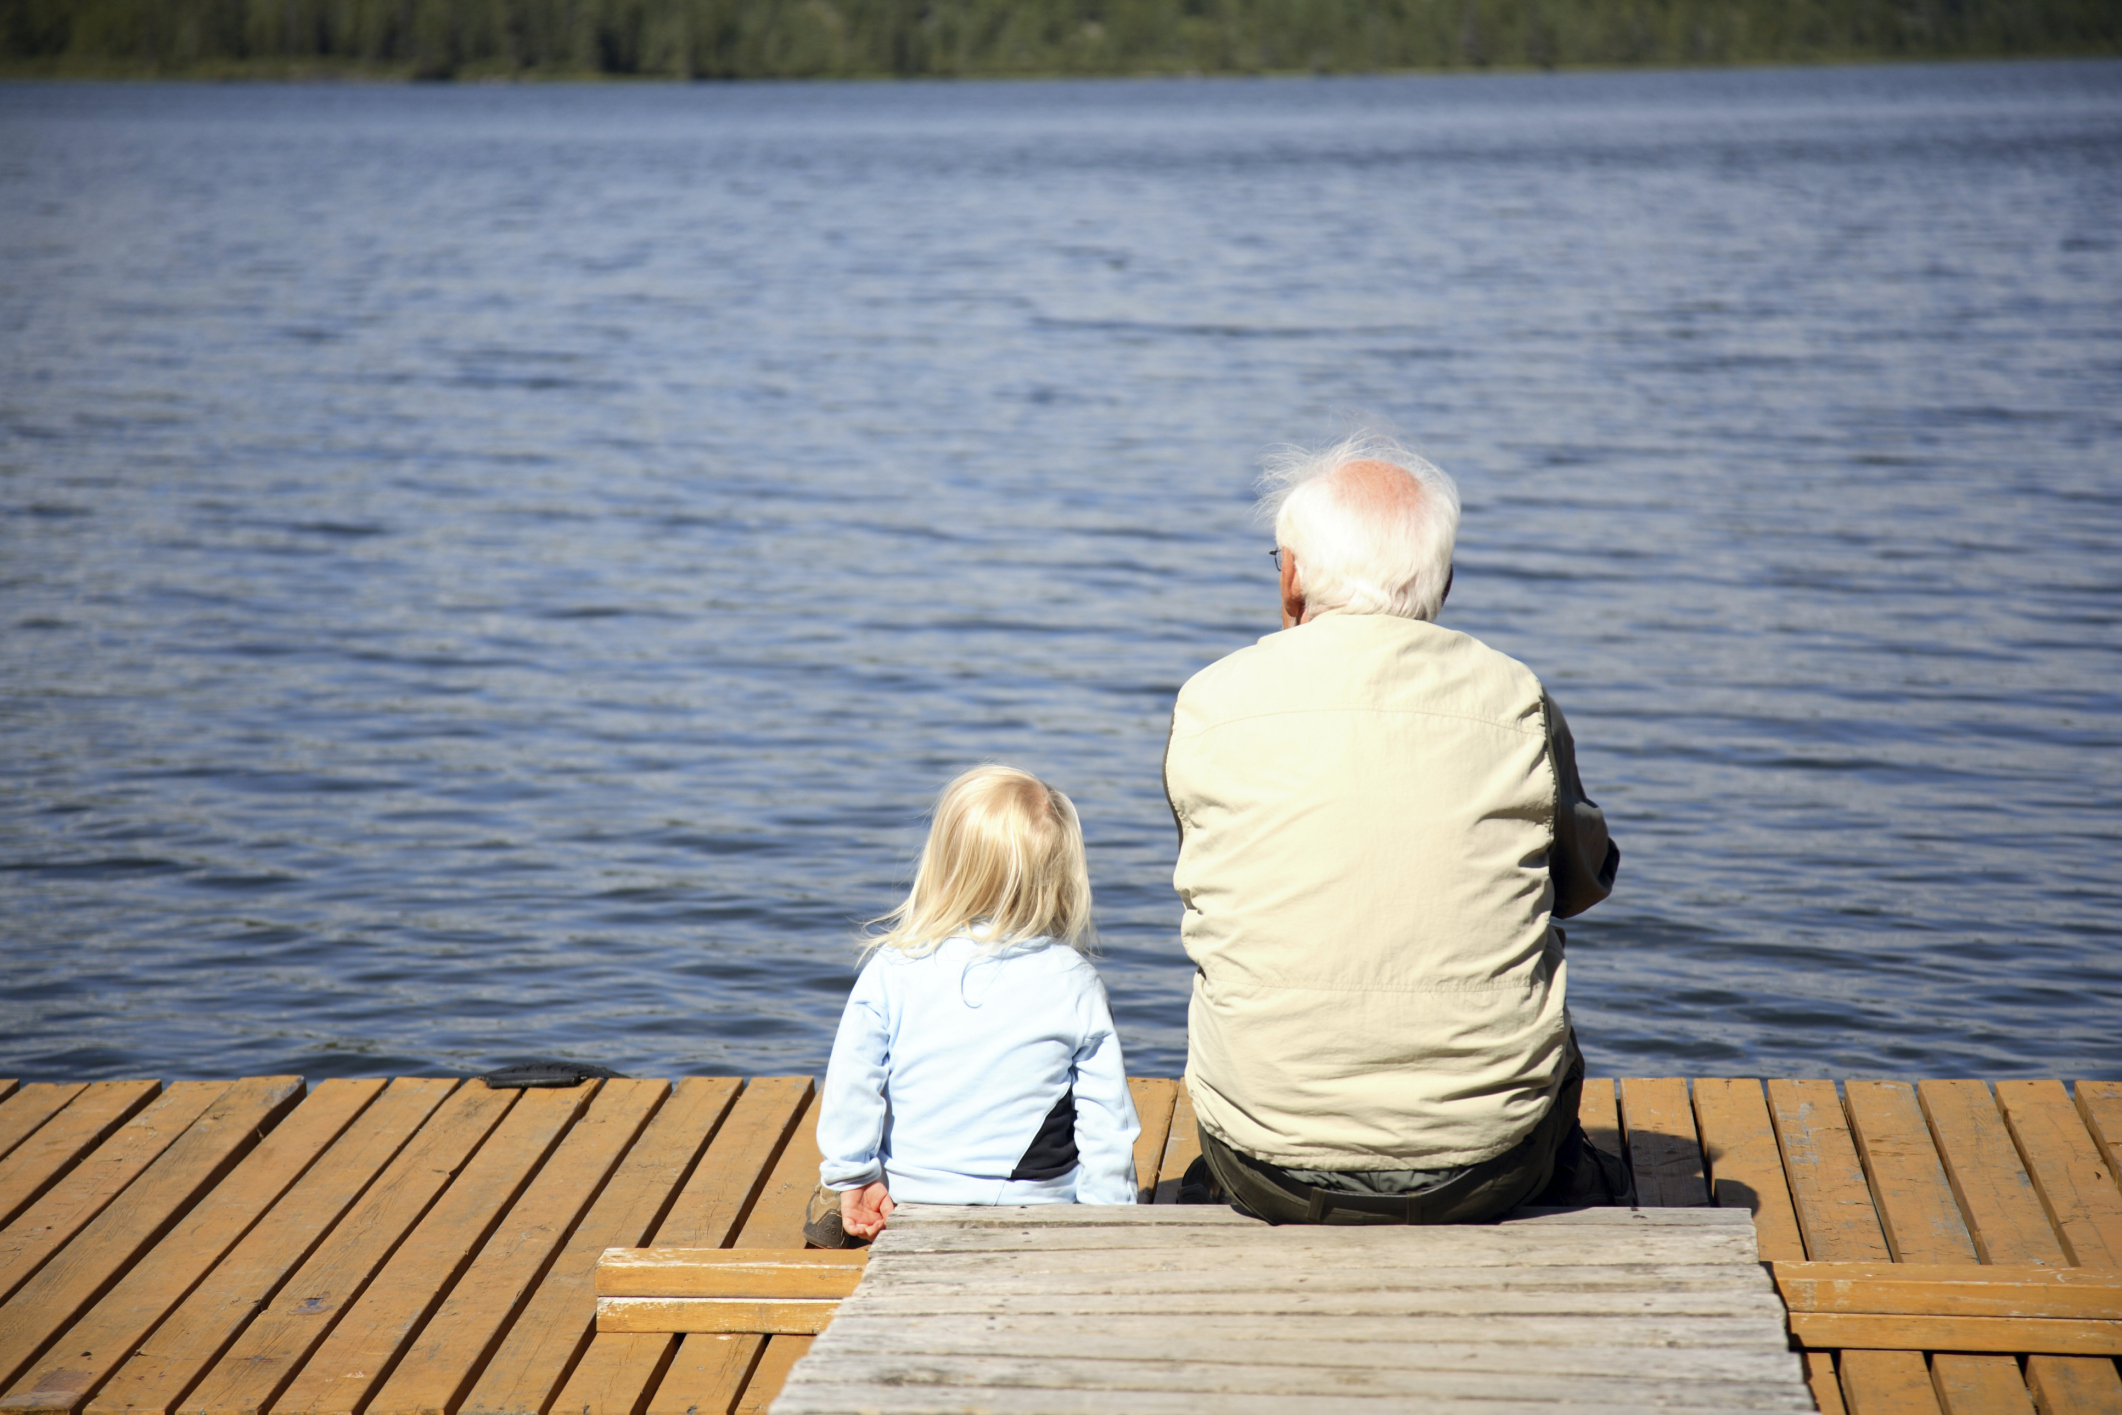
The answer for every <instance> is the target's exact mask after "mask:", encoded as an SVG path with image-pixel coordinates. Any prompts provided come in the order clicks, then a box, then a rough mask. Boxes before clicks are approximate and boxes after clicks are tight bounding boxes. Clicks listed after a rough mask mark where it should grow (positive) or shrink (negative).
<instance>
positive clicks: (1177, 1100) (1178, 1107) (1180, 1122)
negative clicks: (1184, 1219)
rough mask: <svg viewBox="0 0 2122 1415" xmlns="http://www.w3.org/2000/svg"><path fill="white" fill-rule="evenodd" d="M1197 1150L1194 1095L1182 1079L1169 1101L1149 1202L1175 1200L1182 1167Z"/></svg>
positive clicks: (1170, 1202) (1198, 1125)
mask: <svg viewBox="0 0 2122 1415" xmlns="http://www.w3.org/2000/svg"><path fill="white" fill-rule="evenodd" d="M1200 1153H1201V1127H1200V1123H1199V1122H1198V1121H1196V1120H1195V1119H1194V1098H1193V1097H1192V1096H1191V1095H1189V1094H1188V1093H1187V1090H1186V1086H1185V1085H1184V1084H1183V1083H1182V1084H1181V1085H1180V1087H1179V1093H1178V1095H1177V1096H1176V1097H1174V1098H1173V1101H1172V1128H1171V1133H1170V1135H1168V1136H1166V1137H1165V1141H1164V1157H1163V1158H1162V1159H1160V1160H1159V1161H1158V1162H1157V1192H1156V1196H1155V1198H1154V1199H1152V1201H1151V1202H1153V1203H1158V1204H1176V1203H1178V1202H1179V1181H1180V1180H1181V1179H1182V1178H1184V1177H1185V1175H1186V1167H1187V1166H1188V1165H1190V1164H1192V1163H1193V1162H1194V1160H1195V1159H1196V1157H1198V1156H1199V1155H1200Z"/></svg>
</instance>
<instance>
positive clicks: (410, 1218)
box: [181, 1081, 523, 1415]
mask: <svg viewBox="0 0 2122 1415" xmlns="http://www.w3.org/2000/svg"><path fill="white" fill-rule="evenodd" d="M522 1094H523V1093H522V1092H521V1091H496V1090H492V1089H490V1088H488V1087H487V1086H485V1085H483V1084H481V1083H479V1082H477V1081H474V1082H471V1083H470V1084H468V1085H465V1086H462V1087H460V1088H459V1089H458V1090H457V1091H456V1093H455V1094H454V1095H452V1096H451V1097H450V1098H449V1099H448V1100H446V1101H444V1102H443V1103H442V1104H441V1106H439V1107H438V1108H437V1109H436V1111H435V1113H434V1114H433V1115H432V1116H431V1117H429V1119H428V1122H427V1124H425V1125H423V1126H421V1127H420V1133H419V1134H417V1135H415V1136H414V1137H413V1138H412V1141H411V1142H410V1143H409V1144H407V1145H406V1147H405V1148H404V1149H403V1150H400V1151H399V1152H398V1157H397V1158H396V1159H394V1160H392V1161H391V1164H390V1167H389V1168H388V1169H386V1170H384V1172H383V1174H382V1175H381V1176H380V1177H379V1178H378V1179H377V1180H376V1182H375V1183H374V1184H372V1185H370V1186H369V1189H368V1192H367V1193H365V1194H363V1195H362V1196H361V1200H360V1202H359V1203H357V1204H355V1206H354V1207H353V1209H352V1210H351V1211H350V1212H349V1213H348V1214H347V1216H346V1217H345V1218H344V1219H341V1220H340V1222H339V1224H338V1226H337V1227H336V1228H334V1229H333V1230H332V1233H331V1236H330V1237H328V1238H326V1239H325V1240H324V1242H323V1243H321V1244H319V1245H318V1247H317V1250H316V1252H314V1253H312V1254H310V1257H309V1261H307V1262H305V1263H304V1264H303V1265H302V1266H301V1268H300V1269H299V1270H297V1271H296V1273H295V1275H294V1276H293V1277H291V1278H289V1279H288V1280H287V1282H286V1284H285V1285H284V1286H282V1287H281V1289H280V1292H279V1294H278V1295H277V1296H275V1297H274V1298H273V1300H272V1301H271V1302H270V1303H268V1304H266V1307H265V1309H264V1310H263V1311H261V1312H260V1313H259V1314H258V1315H257V1316H256V1317H255V1318H253V1319H252V1321H251V1324H250V1325H249V1326H247V1327H245V1328H244V1329H243V1334H242V1335H241V1336H238V1337H237V1338H236V1340H235V1342H234V1343H233V1344H232V1345H231V1346H230V1347H229V1349H228V1350H227V1352H225V1353H224V1354H223V1355H222V1357H221V1359H220V1360H219V1361H217V1362H215V1363H214V1367H213V1369H212V1370H210V1371H208V1372H207V1373H206V1375H205V1377H204V1378H203V1379H201V1381H200V1382H199V1384H198V1385H197V1386H196V1387H194V1388H193V1390H192V1392H191V1394H189V1395H187V1396H186V1397H184V1401H183V1404H182V1406H181V1408H182V1409H183V1410H185V1411H187V1412H191V1415H252V1412H255V1411H261V1410H264V1409H265V1408H266V1407H267V1406H269V1405H271V1404H272V1403H273V1401H274V1399H275V1398H276V1397H277V1396H278V1395H279V1394H280V1392H281V1390H282V1389H284V1388H285V1387H286V1385H287V1383H288V1382H289V1381H290V1380H292V1379H294V1377H295V1375H296V1373H297V1372H299V1371H300V1370H301V1369H302V1365H303V1363H304V1362H305V1361H307V1360H308V1359H309V1356H310V1353H311V1352H313V1351H315V1350H316V1349H317V1347H318V1345H319V1344H320V1343H321V1342H323V1340H324V1339H325V1338H326V1337H328V1336H330V1335H331V1332H332V1328H333V1327H334V1326H336V1325H337V1324H338V1320H339V1318H340V1317H342V1316H344V1315H345V1314H346V1313H347V1311H349V1310H350V1309H351V1308H352V1307H353V1306H354V1304H355V1303H357V1302H359V1301H360V1300H361V1293H362V1291H363V1289H364V1288H365V1287H366V1286H367V1285H368V1281H369V1279H370V1278H371V1277H372V1276H374V1274H375V1272H376V1270H377V1269H378V1268H379V1267H380V1266H382V1264H383V1263H384V1262H385V1261H386V1260H387V1259H388V1258H389V1257H390V1255H391V1252H392V1250H393V1249H395V1248H396V1247H397V1246H398V1243H399V1241H400V1240H401V1239H403V1238H404V1237H405V1235H406V1234H407V1233H408V1232H409V1231H410V1230H411V1229H412V1227H413V1226H414V1225H415V1224H416V1223H418V1222H419V1221H420V1216H421V1215H422V1214H424V1213H426V1212H427V1209H428V1206H429V1205H430V1204H432V1203H433V1202H434V1201H435V1199H436V1197H437V1196H438V1195H439V1194H441V1193H442V1191H443V1189H444V1188H445V1187H446V1186H447V1185H448V1184H449V1182H450V1179H451V1177H452V1176H454V1175H455V1174H456V1173H457V1172H458V1171H459V1170H460V1169H462V1168H463V1167H464V1165H465V1163H466V1162H467V1161H468V1160H470V1158H471V1156H472V1154H473V1152H474V1151H476V1150H477V1149H478V1148H479V1145H480V1142H482V1141H483V1140H485V1139H486V1137H487V1135H488V1134H490V1133H491V1132H492V1131H493V1128H494V1127H495V1126H496V1125H497V1124H499V1123H500V1121H501V1118H502V1117H503V1116H504V1115H506V1114H507V1113H508V1109H509V1107H510V1106H511V1105H513V1104H514V1103H515V1101H516V1100H517V1098H518V1097H520V1096H521V1095H522Z"/></svg>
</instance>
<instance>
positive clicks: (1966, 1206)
mask: <svg viewBox="0 0 2122 1415" xmlns="http://www.w3.org/2000/svg"><path fill="white" fill-rule="evenodd" d="M1916 1098H1917V1101H1918V1102H1919V1103H1920V1104H1921V1106H1922V1109H1923V1115H1924V1118H1925V1119H1926V1120H1928V1121H1929V1122H1930V1131H1931V1138H1932V1139H1933V1140H1934V1141H1935V1142H1936V1144H1937V1147H1938V1155H1939V1158H1941V1159H1942V1160H1943V1161H1944V1162H1945V1176H1946V1179H1947V1180H1948V1182H1950V1184H1951V1185H1952V1192H1953V1198H1954V1199H1955V1200H1957V1201H1958V1202H1959V1205H1960V1213H1961V1216H1962V1218H1963V1219H1964V1220H1965V1221H1966V1223H1967V1229H1968V1237H1969V1238H1970V1239H1972V1240H1973V1242H1974V1245H1975V1254H1976V1256H1978V1257H1979V1258H1981V1260H1982V1261H1983V1262H1985V1263H2015V1264H2033V1265H2035V1266H2043V1267H2063V1266H2065V1265H2066V1264H2067V1263H2068V1262H2069V1259H2068V1258H2066V1257H2065V1256H2064V1255H2063V1245H2062V1244H2061V1243H2060V1242H2058V1241H2057V1239H2056V1233H2055V1230H2054V1229H2053V1228H2051V1227H2049V1223H2048V1215H2047V1213H2046V1212H2045V1211H2044V1210H2043V1209H2042V1207H2041V1196H2040V1195H2039V1194H2037V1193H2035V1192H2034V1185H2033V1181H2032V1180H2031V1179H2029V1178H2027V1175H2026V1169H2025V1166H2023V1165H2022V1164H2020V1163H2019V1149H2018V1146H2017V1145H2015V1144H2013V1143H2012V1138H2011V1131H2010V1130H2009V1129H2007V1128H2006V1127H2005V1124H2004V1116H2003V1114H2002V1113H2001V1112H2000V1111H1999V1110H1998V1109H1997V1103H1996V1101H1995V1100H1994V1099H1992V1098H1991V1096H1990V1093H1989V1087H1988V1086H1987V1085H1986V1084H1984V1083H1983V1082H1981V1081H1924V1082H1922V1083H1921V1084H1919V1085H1918V1086H1917V1087H1916Z"/></svg>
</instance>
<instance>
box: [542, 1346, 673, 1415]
mask: <svg viewBox="0 0 2122 1415" xmlns="http://www.w3.org/2000/svg"><path fill="white" fill-rule="evenodd" d="M677 1350H678V1338H676V1337H675V1336H667V1335H660V1334H658V1335H649V1336H631V1335H628V1334H626V1333H623V1332H612V1333H610V1334H608V1335H604V1336H600V1337H598V1338H597V1339H596V1340H595V1341H593V1342H591V1343H590V1345H589V1349H588V1350H587V1351H585V1352H583V1353H582V1359H581V1360H580V1361H578V1362H577V1363H576V1364H575V1369H574V1370H573V1371H571V1372H570V1373H569V1374H568V1377H567V1384H566V1385H564V1386H562V1387H561V1388H560V1393H559V1395H557V1396H555V1397H554V1398H553V1404H552V1411H551V1415H641V1412H643V1411H644V1410H646V1409H647V1408H648V1393H649V1392H650V1391H651V1390H654V1389H655V1388H656V1385H657V1383H658V1382H659V1381H660V1380H661V1379H662V1378H663V1373H664V1370H665V1369H666V1368H667V1367H668V1366H669V1365H670V1363H671V1357H672V1356H673V1355H674V1354H675V1353H676V1352H677ZM702 1415H705V1412H704V1411H703V1412H702Z"/></svg>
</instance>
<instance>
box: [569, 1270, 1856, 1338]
mask: <svg viewBox="0 0 2122 1415" xmlns="http://www.w3.org/2000/svg"><path fill="white" fill-rule="evenodd" d="M1543 1271H1547V1270H1543ZM1389 1272H1390V1270H1389V1269H1384V1268H1366V1269H1362V1270H1361V1274H1362V1275H1361V1276H1360V1277H1354V1276H1352V1277H1350V1278H1348V1279H1346V1280H1337V1279H1336V1278H1335V1277H1334V1276H1332V1275H1328V1274H1324V1273H1318V1272H1311V1273H1302V1274H1299V1275H1297V1276H1295V1277H1294V1278H1292V1276H1291V1275H1290V1274H1288V1273H1286V1272H1274V1271H1261V1270H1257V1269H1251V1268H1239V1269H1236V1270H1234V1271H1233V1272H1232V1273H1231V1274H1230V1275H1229V1278H1228V1280H1227V1281H1225V1282H1224V1283H1223V1284H1222V1285H1221V1286H1218V1285H1217V1284H1216V1282H1215V1280H1214V1275H1213V1274H1209V1273H1193V1274H1186V1275H1175V1274H1170V1273H1164V1274H1158V1273H1145V1272H1110V1273H1102V1274H1093V1275H1090V1276H1088V1277H1083V1276H1077V1277H1075V1278H1073V1279H1061V1280H1053V1281H1042V1280H1040V1279H1038V1278H1036V1277H1029V1278H1019V1279H1016V1280H1013V1281H1010V1282H1004V1283H999V1284H997V1285H996V1286H994V1287H992V1288H987V1287H982V1286H981V1285H979V1284H978V1283H974V1282H968V1283H962V1284H944V1283H932V1282H912V1283H891V1284H884V1283H874V1279H873V1280H872V1281H873V1283H874V1286H873V1288H872V1289H869V1290H866V1291H865V1297H873V1298H875V1299H876V1302H877V1303H878V1304H879V1305H880V1306H888V1307H889V1309H890V1310H893V1311H897V1312H902V1313H911V1312H917V1311H919V1312H950V1311H961V1312H962V1311H980V1310H982V1308H981V1303H982V1301H983V1300H986V1301H988V1302H990V1303H991V1304H992V1305H993V1306H994V1307H995V1309H996V1310H1000V1308H1001V1306H1002V1305H1004V1304H1010V1305H1011V1306H1012V1307H1013V1308H1014V1310H1018V1311H1034V1310H1037V1309H1038V1308H1040V1307H1041V1306H1042V1305H1043V1306H1050V1307H1053V1308H1055V1309H1057V1310H1060V1309H1065V1310H1068V1311H1077V1310H1081V1309H1083V1308H1085V1307H1087V1306H1088V1307H1095V1305H1096V1302H1097V1299H1098V1298H1100V1297H1105V1298H1108V1299H1110V1300H1112V1301H1113V1302H1115V1303H1120V1302H1125V1303H1126V1304H1127V1305H1128V1306H1129V1307H1130V1309H1133V1310H1155V1309H1156V1308H1157V1306H1158V1304H1159V1303H1160V1302H1161V1303H1162V1304H1163V1305H1164V1306H1165V1307H1167V1308H1169V1309H1171V1310H1173V1311H1178V1310H1182V1309H1186V1310H1197V1311H1198V1310H1203V1309H1209V1310H1214V1311H1219V1312H1255V1313H1264V1312H1282V1311H1295V1310H1302V1311H1313V1312H1318V1311H1346V1312H1360V1311H1376V1310H1387V1311H1397V1312H1400V1313H1401V1314H1402V1315H1403V1316H1408V1317H1416V1316H1420V1317H1432V1316H1461V1317H1476V1316H1494V1317H1536V1316H1553V1317H1634V1316H1644V1317H1687V1316H1695V1317H1760V1318H1765V1319H1766V1320H1767V1321H1768V1322H1769V1323H1770V1325H1771V1326H1772V1327H1774V1328H1776V1329H1777V1330H1778V1331H1779V1333H1780V1328H1781V1326H1782V1322H1783V1316H1784V1308H1783V1306H1782V1304H1781V1303H1779V1302H1778V1301H1777V1300H1776V1296H1775V1293H1774V1292H1773V1291H1770V1290H1769V1289H1767V1288H1766V1287H1749V1288H1746V1289H1744V1290H1741V1289H1739V1288H1736V1287H1732V1286H1728V1285H1727V1286H1726V1287H1724V1288H1723V1289H1722V1290H1717V1289H1713V1288H1706V1287H1693V1288H1687V1289H1683V1290H1681V1291H1677V1292H1663V1291H1657V1290H1654V1289H1647V1288H1644V1287H1638V1288H1634V1289H1629V1288H1622V1287H1604V1288H1602V1287H1592V1286H1585V1285H1577V1284H1568V1285H1558V1286H1550V1285H1549V1284H1548V1283H1546V1282H1545V1281H1542V1280H1540V1279H1539V1278H1537V1277H1535V1276H1534V1275H1533V1274H1532V1273H1528V1272H1523V1271H1521V1273H1520V1277H1519V1281H1517V1282H1515V1283H1507V1284H1502V1283H1499V1284H1497V1285H1496V1286H1493V1287H1488V1288H1460V1287H1436V1288H1432V1287H1425V1286H1424V1285H1422V1284H1421V1282H1420V1281H1419V1280H1418V1279H1412V1278H1409V1277H1407V1276H1405V1275H1404V1274H1403V1275H1400V1276H1399V1280H1398V1281H1380V1280H1379V1279H1380V1278H1383V1277H1385V1276H1386V1275H1387V1274H1388V1273H1389ZM1270 1282H1282V1283H1286V1284H1288V1287H1289V1290H1288V1291H1266V1290H1265V1289H1266V1288H1267V1285H1268V1284H1269V1283H1270ZM712 1300H715V1299H709V1298H662V1297H608V1298H605V1299H604V1300H603V1306H602V1308H601V1309H600V1315H599V1328H600V1329H614V1328H617V1326H618V1323H617V1322H616V1321H613V1320H612V1319H613V1318H614V1317H622V1316H623V1319H624V1320H626V1321H627V1322H628V1324H629V1326H628V1328H627V1329H631V1330H634V1331H695V1330H705V1331H752V1330H760V1328H752V1327H741V1326H730V1325H728V1324H727V1322H726V1321H720V1319H717V1320H718V1324H717V1325H714V1326H710V1327H689V1326H677V1327H663V1326H653V1327H652V1326H647V1325H644V1323H645V1322H647V1321H649V1320H651V1319H656V1320H660V1318H655V1317H654V1313H653V1312H652V1311H651V1309H649V1308H646V1307H636V1308H632V1309H623V1308H617V1307H614V1306H613V1305H612V1304H614V1303H623V1302H673V1303H684V1302H706V1301H712ZM725 1300H734V1299H725ZM658 1310H660V1309H658ZM686 1310H690V1309H687V1308H683V1307H675V1306H674V1307H672V1308H671V1311H673V1312H682V1311H686ZM714 1310H716V1309H711V1308H707V1307H702V1308H700V1309H699V1312H700V1313H701V1314H702V1316H701V1319H702V1320H706V1319H708V1318H709V1317H712V1315H713V1312H714ZM864 1310H868V1309H867V1308H865V1309H864ZM1869 1315H1878V1314H1876V1313H1873V1314H1869ZM1779 1340H1780V1336H1779Z"/></svg>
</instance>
